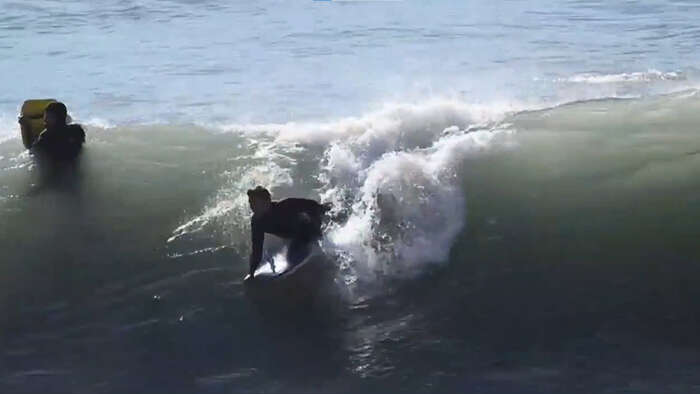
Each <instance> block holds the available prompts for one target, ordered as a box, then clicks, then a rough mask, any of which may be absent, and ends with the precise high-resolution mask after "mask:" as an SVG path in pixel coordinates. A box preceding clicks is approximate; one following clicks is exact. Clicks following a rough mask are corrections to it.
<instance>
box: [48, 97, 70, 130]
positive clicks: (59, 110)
mask: <svg viewBox="0 0 700 394" xmlns="http://www.w3.org/2000/svg"><path fill="white" fill-rule="evenodd" d="M67 119H68V110H67V109H66V105H65V104H63V103H59V102H56V103H51V104H49V105H48V106H47V107H46V109H45V110H44V126H45V127H46V128H47V129H53V128H56V127H61V126H65V125H66V120H67Z"/></svg>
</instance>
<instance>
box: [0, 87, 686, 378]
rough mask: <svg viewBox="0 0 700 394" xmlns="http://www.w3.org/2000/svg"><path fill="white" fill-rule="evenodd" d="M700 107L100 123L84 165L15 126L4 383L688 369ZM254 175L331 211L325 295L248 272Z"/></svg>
mask: <svg viewBox="0 0 700 394" xmlns="http://www.w3.org/2000/svg"><path fill="white" fill-rule="evenodd" d="M698 109H700V97H699V96H698V92H697V91H693V90H689V91H686V92H682V93H678V94H673V95H666V96H656V97H651V98H646V99H633V100H631V99H626V100H622V99H608V100H595V101H584V102H578V103H571V104H567V105H562V106H557V107H553V108H548V109H540V110H522V111H513V110H511V109H507V108H503V107H501V106H492V107H488V106H475V105H470V104H466V103H463V102H460V101H455V100H432V101H428V102H425V103H422V104H392V105H386V106H384V107H382V108H380V109H378V110H376V111H373V112H369V113H367V114H365V115H362V116H357V117H347V118H340V119H338V120H335V121H329V122H316V123H313V122H300V123H281V124H258V125H255V124H229V125H227V126H225V127H220V128H215V129H212V128H204V127H200V126H188V125H160V126H158V125H154V126H123V127H122V126H115V127H110V128H100V127H97V126H88V132H89V137H90V138H89V144H88V145H87V148H86V150H85V152H84V154H83V156H82V159H81V161H80V163H79V166H78V171H77V172H76V174H75V175H67V174H61V173H59V174H58V175H57V174H54V173H47V172H46V171H47V169H46V168H43V167H42V166H41V165H40V164H39V163H36V162H35V161H34V160H33V158H32V157H31V156H30V155H28V154H26V153H23V152H22V150H21V147H20V142H19V141H18V140H17V139H12V140H9V141H6V142H3V143H2V144H0V168H1V169H2V170H1V172H0V179H2V182H0V183H1V184H2V188H1V189H0V207H1V210H0V212H1V213H0V215H1V217H0V219H1V220H2V223H3V225H2V227H1V230H2V236H1V237H0V247H1V248H2V250H3V253H4V254H3V256H4V257H3V264H2V265H1V268H0V269H2V272H1V275H0V278H1V279H0V280H1V281H2V283H0V284H1V286H0V288H1V289H2V291H1V292H0V295H1V296H2V297H1V298H0V301H1V304H0V308H2V313H3V315H4V316H6V317H7V318H6V319H5V320H4V321H3V323H2V330H3V339H4V346H3V357H4V358H5V360H7V362H6V363H5V364H4V365H5V366H4V367H3V370H2V373H3V380H2V385H3V386H4V387H7V388H8V389H13V390H15V389H16V390H19V391H21V390H25V391H27V392H31V391H33V390H36V389H42V388H46V387H49V386H50V385H58V386H60V387H68V388H69V389H76V390H77V389H80V388H85V387H93V386H94V385H98V386H100V387H104V388H105V389H104V391H105V392H121V391H124V390H127V389H132V388H134V387H137V386H138V387H148V390H149V391H153V392H161V391H162V392H165V391H169V392H172V391H175V392H210V391H211V392H218V391H221V390H227V389H230V388H240V387H247V388H249V389H251V390H254V391H255V390H263V389H264V390H271V391H285V390H288V389H289V388H293V389H299V390H302V389H303V390H306V389H308V388H309V386H308V379H309V378H311V379H313V380H314V381H315V382H318V383H319V386H318V387H319V388H318V390H319V391H323V392H325V391H347V390H351V391H354V390H362V389H367V388H369V387H370V386H374V385H376V384H379V385H380V386H381V387H384V388H388V389H401V388H407V387H409V386H411V387H413V386H414V385H437V386H438V387H440V388H443V389H445V390H452V389H457V388H458V387H462V386H463V385H465V384H473V383H477V384H483V385H484V386H485V387H491V388H493V389H494V390H511V389H514V387H521V386H523V385H524V386H529V385H534V386H538V387H539V385H540V384H546V385H551V387H553V389H552V392H555V391H556V390H557V389H556V388H557V387H561V385H564V384H568V383H567V382H571V381H574V380H575V379H576V376H579V374H580V373H583V372H585V373H587V374H590V375H591V376H594V377H596V378H595V379H592V380H591V381H590V382H588V383H586V384H584V386H582V387H583V388H582V390H593V391H596V390H601V389H604V388H606V387H614V386H617V385H620V384H623V381H625V382H626V380H624V379H626V378H624V376H631V375H632V374H634V373H635V372H634V371H636V370H637V369H636V368H639V365H638V364H637V363H638V362H639V363H641V364H642V366H643V368H654V370H657V371H658V370H662V371H664V370H666V369H665V368H673V371H674V372H677V371H679V370H681V371H684V372H683V373H688V374H692V373H694V372H693V368H694V367H692V365H696V364H693V363H691V362H688V363H686V364H683V365H682V366H681V365H678V364H674V363H676V362H677V360H691V359H692V358H693V357H696V356H695V355H696V353H695V349H696V348H697V345H698V343H697V341H696V337H695V334H694V333H695V332H697V329H698V328H699V327H698V325H697V321H696V320H695V318H694V317H693V316H695V315H694V313H695V310H696V307H697V305H696V301H695V300H697V299H698V298H697V296H698V292H697V287H696V286H694V284H693V283H692V278H695V277H697V274H698V269H697V264H696V263H697V261H698V258H700V248H698V246H697V242H696V237H695V235H696V234H697V233H698V230H700V229H699V228H698V223H697V221H696V220H695V219H694V218H696V217H697V215H698V214H699V213H700V206H699V205H698V202H699V201H700V194H699V190H700V184H699V183H700V176H698V175H700V174H699V172H700V162H699V160H700V154H698V152H700V139H698V135H697V130H696V125H697V124H698V122H699V121H700V119H699V118H698V114H699V113H700V111H698ZM256 184H264V185H268V186H269V187H270V188H271V190H272V193H273V195H274V196H275V197H278V198H282V197H287V196H304V197H311V198H316V199H319V200H322V201H324V202H329V203H332V204H333V207H334V208H333V211H332V212H331V215H332V217H333V220H332V221H331V222H330V223H329V224H328V226H327V228H326V236H325V237H324V240H323V247H324V250H325V252H326V259H327V260H326V263H327V264H331V265H333V266H334V267H336V268H337V270H336V271H335V274H334V278H332V280H330V281H329V282H327V283H324V284H323V286H321V285H320V284H318V285H319V286H318V287H319V289H318V290H319V291H320V293H317V294H316V295H314V296H309V297H311V298H303V299H301V300H299V299H296V298H295V299H294V300H292V299H288V298H289V295H287V296H284V297H281V298H278V299H276V300H275V302H274V303H268V302H262V301H259V300H258V301H255V302H253V299H251V298H250V294H248V295H246V294H247V293H246V292H245V291H244V289H243V287H242V283H241V279H240V278H241V277H242V276H243V274H244V273H245V271H246V261H247V260H246V259H247V254H248V252H249V245H248V242H249V241H248V239H249V234H248V230H249V229H248V217H249V212H248V209H247V206H246V204H247V201H246V198H245V190H246V189H247V188H250V187H252V186H254V185H256ZM57 229H59V230H57ZM297 291H302V290H301V288H298V289H297ZM311 300H312V301H311ZM260 302H262V303H260ZM533 346H535V348H532V347H533ZM300 354H303V355H304V356H303V357H301V356H300ZM572 354H576V357H577V360H579V361H577V362H576V363H574V364H571V363H570V357H572ZM615 355H618V356H615ZM619 355H623V356H619ZM633 355H634V357H633ZM659 355H660V356H659ZM567 360H569V361H567ZM631 360H635V361H634V363H633V362H632V361H631ZM640 360H641V361H640ZM659 363H669V365H671V367H667V366H662V365H660V364H659ZM295 365H296V366H295ZM297 368H302V369H303V372H304V373H303V374H302V375H304V378H303V379H302V378H301V377H300V371H299V370H297ZM679 368H680V369H679ZM610 369H615V370H617V371H621V372H620V376H621V377H622V378H621V379H622V380H620V381H617V380H613V381H609V380H605V379H603V376H607V375H605V374H606V373H607V372H606V371H609V370H610ZM669 373H670V370H669ZM664 376H666V375H663V374H661V375H659V376H658V377H653V378H648V379H645V380H643V382H644V383H643V384H644V385H646V387H651V388H652V389H653V388H654V387H662V386H664V385H666V384H670V381H669V380H667V378H665V377H664ZM668 376H675V375H668ZM67 378H70V379H67ZM59 382H61V383H59ZM65 382H70V383H65ZM674 382H676V383H677V384H685V383H686V382H685V381H683V382H681V383H678V382H677V381H676V380H674ZM624 384H626V383H624ZM640 384H641V383H640ZM688 384H690V383H688ZM312 391H313V390H312Z"/></svg>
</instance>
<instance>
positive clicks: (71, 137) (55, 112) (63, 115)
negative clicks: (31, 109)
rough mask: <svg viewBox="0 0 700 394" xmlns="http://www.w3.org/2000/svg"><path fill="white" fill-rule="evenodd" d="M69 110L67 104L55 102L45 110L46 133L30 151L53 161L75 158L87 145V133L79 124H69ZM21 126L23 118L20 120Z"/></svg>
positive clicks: (34, 142) (34, 143) (39, 137)
mask: <svg viewBox="0 0 700 394" xmlns="http://www.w3.org/2000/svg"><path fill="white" fill-rule="evenodd" d="M67 120H68V109H67V108H66V106H65V104H63V103H60V102H54V103H51V104H49V105H48V106H47V107H46V110H44V126H45V129H44V131H42V132H41V134H39V136H38V137H37V138H36V140H35V141H33V142H32V143H31V146H29V148H28V149H30V150H32V151H33V152H36V153H40V154H42V155H45V156H47V157H49V158H51V159H57V160H68V159H72V158H75V157H76V156H77V155H78V153H80V150H81V149H82V146H83V144H84V143H85V131H83V128H82V126H80V125H78V124H67ZM19 122H20V124H22V122H23V118H20V119H19Z"/></svg>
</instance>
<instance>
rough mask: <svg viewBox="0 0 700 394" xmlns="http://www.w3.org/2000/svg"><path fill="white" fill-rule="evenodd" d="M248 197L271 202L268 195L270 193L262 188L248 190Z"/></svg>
mask: <svg viewBox="0 0 700 394" xmlns="http://www.w3.org/2000/svg"><path fill="white" fill-rule="evenodd" d="M247 194H248V197H249V198H257V197H259V198H264V199H265V200H267V201H270V200H272V196H271V195H270V192H269V191H268V190H267V189H265V188H264V187H262V186H258V187H256V188H255V189H248V192H247Z"/></svg>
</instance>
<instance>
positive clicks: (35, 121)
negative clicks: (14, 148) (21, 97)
mask: <svg viewBox="0 0 700 394" xmlns="http://www.w3.org/2000/svg"><path fill="white" fill-rule="evenodd" d="M55 102H56V100H54V99H39V100H27V101H25V102H24V104H22V112H21V113H20V123H19V124H20V129H21V130H22V142H24V146H25V147H27V148H29V147H31V146H32V144H33V143H34V141H36V138H37V137H38V136H39V134H40V133H41V132H42V131H43V130H44V111H45V110H46V107H48V106H49V104H51V103H55Z"/></svg>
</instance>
